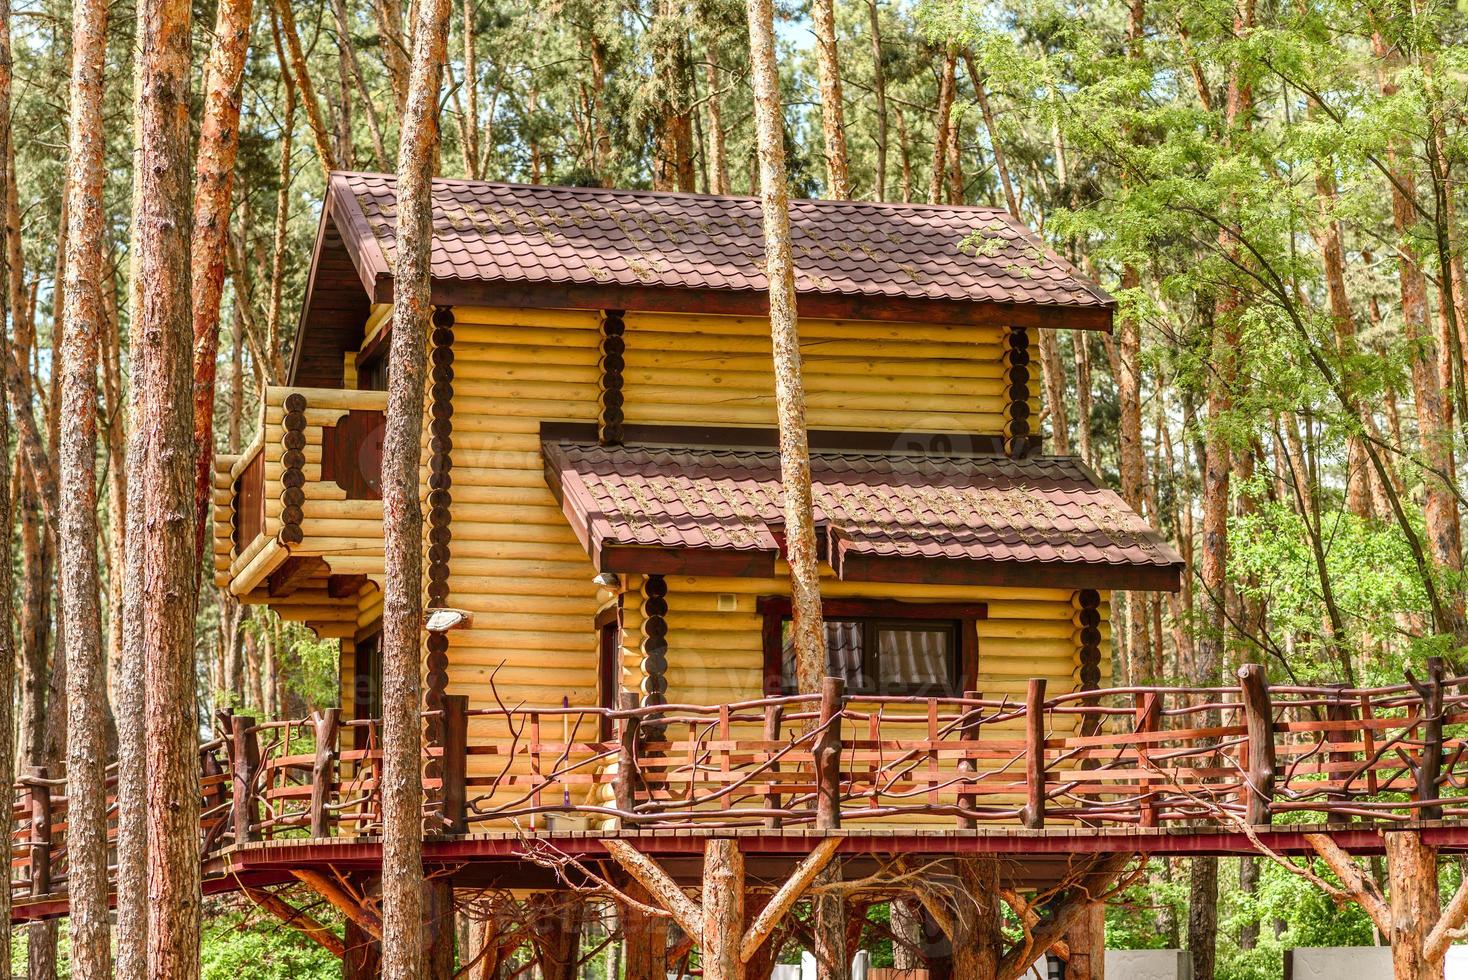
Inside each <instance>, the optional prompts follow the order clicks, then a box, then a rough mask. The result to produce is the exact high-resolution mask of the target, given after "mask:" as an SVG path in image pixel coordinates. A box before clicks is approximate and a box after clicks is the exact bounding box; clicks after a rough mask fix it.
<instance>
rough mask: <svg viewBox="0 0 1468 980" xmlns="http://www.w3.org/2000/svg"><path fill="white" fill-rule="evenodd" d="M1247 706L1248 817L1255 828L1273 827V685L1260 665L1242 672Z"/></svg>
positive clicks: (1246, 772)
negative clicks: (1271, 804) (1270, 810)
mask: <svg viewBox="0 0 1468 980" xmlns="http://www.w3.org/2000/svg"><path fill="white" fill-rule="evenodd" d="M1238 678H1239V688H1240V691H1241V694H1242V700H1243V703H1244V727H1245V729H1246V730H1247V731H1248V734H1249V755H1248V761H1247V764H1246V766H1245V769H1244V774H1245V776H1246V777H1247V779H1248V787H1247V794H1248V795H1247V814H1246V817H1245V819H1247V820H1248V821H1249V824H1250V825H1251V826H1255V827H1260V826H1263V827H1267V826H1269V806H1270V803H1271V801H1273V799H1274V770H1275V756H1274V708H1273V705H1272V704H1271V703H1270V699H1269V682H1268V681H1267V680H1266V679H1265V677H1264V668H1263V667H1262V666H1261V665H1259V664H1244V665H1243V666H1242V667H1240V668H1239V670H1238Z"/></svg>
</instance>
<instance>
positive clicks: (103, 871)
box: [52, 0, 112, 980]
mask: <svg viewBox="0 0 1468 980" xmlns="http://www.w3.org/2000/svg"><path fill="white" fill-rule="evenodd" d="M106 52H107V4H106V0H78V2H77V4H76V5H75V6H74V7H73V8H72V71H71V114H70V123H69V127H68V130H69V132H68V143H69V147H70V149H69V153H68V178H67V190H68V194H69V197H70V200H69V203H68V207H67V220H68V221H69V222H70V226H69V228H68V230H67V235H66V243H67V246H66V259H65V263H66V264H65V269H66V273H65V282H66V297H67V302H66V305H65V311H64V315H65V319H64V322H63V323H62V324H61V331H62V334H61V335H62V347H61V363H60V370H61V416H60V418H61V431H60V445H59V446H58V451H57V456H58V460H57V461H58V464H59V478H60V522H59V526H58V539H59V543H60V558H61V569H60V572H61V595H62V599H63V601H62V606H61V631H62V635H63V636H64V638H65V642H64V646H65V649H66V656H67V670H66V727H67V739H66V796H67V818H66V823H67V831H66V851H67V892H68V895H69V899H70V936H71V968H72V975H73V976H74V977H77V978H79V980H101V978H104V977H110V976H111V975H112V957H111V932H110V923H109V920H108V914H109V910H108V903H107V891H108V882H107V774H106V765H107V754H108V752H107V744H106V742H107V725H106V711H105V708H106V704H107V702H106V700H105V699H104V698H101V697H99V696H98V694H99V692H101V691H103V690H105V688H106V682H105V680H104V678H105V676H106V675H105V672H104V670H103V662H102V610H101V608H100V601H99V593H100V591H101V585H100V582H99V580H98V573H97V542H98V541H99V540H100V532H99V529H98V527H97V363H98V362H97V351H98V344H99V337H100V335H101V333H102V318H103V316H104V304H103V302H102V289H103V283H104V277H103V272H102V242H103V237H104V236H103V229H104V219H103V202H102V184H103V180H102V178H103V174H102V154H103V141H104V140H105V139H106V131H105V129H104V128H103V125H102V83H103V74H102V73H103V67H104V63H105V58H106ZM52 710H53V711H54V710H55V709H54V708H53V709H52Z"/></svg>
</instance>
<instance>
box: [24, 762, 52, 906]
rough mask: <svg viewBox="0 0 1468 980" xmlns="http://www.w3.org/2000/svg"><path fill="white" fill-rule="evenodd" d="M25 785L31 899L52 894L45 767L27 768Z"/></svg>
mask: <svg viewBox="0 0 1468 980" xmlns="http://www.w3.org/2000/svg"><path fill="white" fill-rule="evenodd" d="M25 782H26V787H27V789H28V790H29V791H30V794H29V795H30V803H31V807H30V820H31V826H30V831H31V832H30V838H31V897H32V898H34V897H36V896H38V895H49V894H50V893H51V787H50V786H49V785H47V783H46V767H45V766H30V767H27V769H26V780H25Z"/></svg>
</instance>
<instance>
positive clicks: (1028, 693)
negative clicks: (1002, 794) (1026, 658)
mask: <svg viewBox="0 0 1468 980" xmlns="http://www.w3.org/2000/svg"><path fill="white" fill-rule="evenodd" d="M1025 789H1026V791H1027V793H1028V796H1029V802H1028V803H1026V804H1025V808H1024V812H1023V815H1022V818H1021V819H1022V821H1023V823H1024V825H1025V826H1026V827H1028V828H1030V829H1031V830H1040V829H1042V828H1043V827H1044V826H1045V678H1043V677H1031V678H1030V683H1029V686H1028V687H1027V688H1026V689H1025Z"/></svg>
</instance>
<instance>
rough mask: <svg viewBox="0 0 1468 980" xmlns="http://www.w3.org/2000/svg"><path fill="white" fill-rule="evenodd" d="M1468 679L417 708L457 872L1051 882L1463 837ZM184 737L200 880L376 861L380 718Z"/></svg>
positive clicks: (1250, 676) (38, 805)
mask: <svg viewBox="0 0 1468 980" xmlns="http://www.w3.org/2000/svg"><path fill="white" fill-rule="evenodd" d="M1465 726H1468V677H1460V678H1444V677H1443V676H1442V672H1441V668H1440V666H1435V668H1434V671H1433V673H1432V674H1431V675H1430V676H1429V678H1428V679H1427V680H1426V681H1421V682H1417V681H1413V682H1412V683H1409V684H1403V685H1397V686H1392V687H1382V688H1371V689H1360V690H1356V689H1347V688H1343V687H1297V686H1276V687H1273V688H1271V687H1269V686H1267V685H1266V684H1265V683H1264V681H1263V672H1262V671H1261V670H1259V669H1257V668H1245V669H1244V670H1242V671H1240V683H1239V685H1238V686H1235V687H1225V688H1209V689H1162V688H1125V689H1113V690H1106V691H1099V692H1090V693H1087V694H1069V693H1067V694H1063V695H1060V696H1057V697H1053V698H1052V697H1046V696H1045V691H1044V684H1043V682H1032V683H1031V685H1030V688H1029V695H1028V697H1027V698H1026V699H1025V700H1024V701H1023V702H1018V701H1010V700H1004V699H999V700H993V699H984V698H978V697H968V698H864V697H863V698H856V697H852V698H848V697H845V696H844V694H843V692H842V691H841V689H840V685H839V683H833V684H829V685H828V687H827V689H826V690H825V691H824V692H823V694H822V695H820V696H798V697H784V698H765V699H759V700H753V701H749V702H743V703H739V704H730V705H719V706H699V705H664V706H655V707H628V708H626V709H624V710H613V709H595V708H556V707H550V708H524V707H505V708H494V709H483V710H479V709H476V710H470V709H468V707H467V705H466V703H465V701H464V699H462V698H455V697H450V698H447V699H446V701H445V705H444V707H443V708H442V709H440V710H438V711H432V712H425V731H426V733H427V736H428V744H429V748H428V750H427V758H426V760H425V778H424V827H425V831H424V839H425V845H424V861H425V863H426V864H428V865H431V866H433V867H435V868H443V869H448V868H452V869H454V875H455V883H456V884H460V883H461V882H462V883H463V885H464V886H465V887H476V886H479V885H483V884H487V883H493V884H506V883H509V884H516V885H519V886H521V887H553V886H554V884H555V881H554V879H555V875H556V873H557V871H556V870H555V869H556V866H557V862H558V861H559V860H560V859H561V858H563V857H571V858H575V859H578V860H579V859H592V860H600V859H602V858H603V857H605V856H606V848H605V842H606V841H607V840H609V839H611V838H627V839H631V840H635V841H637V842H638V846H639V848H641V849H644V850H646V851H647V852H648V853H649V854H653V855H664V856H667V857H668V858H669V859H670V860H672V861H674V862H675V864H676V862H677V861H679V860H683V862H684V865H683V866H684V867H685V870H686V872H687V873H688V874H689V875H696V874H697V861H698V860H699V859H700V857H701V854H702V851H703V845H704V841H705V840H706V839H707V838H708V837H711V836H714V837H733V838H737V839H739V840H740V843H741V848H742V849H743V850H745V851H746V852H747V853H748V854H749V855H750V859H751V860H752V861H763V862H764V863H765V864H766V865H768V866H769V867H770V868H771V870H772V873H774V872H776V871H778V868H779V867H780V866H781V865H782V864H788V863H791V862H794V861H796V860H798V859H799V858H800V857H801V856H803V855H804V854H806V853H808V852H809V851H810V849H811V847H812V844H813V840H814V839H817V838H825V837H832V836H836V837H839V838H841V841H842V843H841V846H840V851H841V853H842V854H844V855H847V856H848V857H849V858H850V859H852V860H861V859H863V858H870V859H873V860H875V859H879V858H882V857H884V856H889V857H890V856H892V855H897V854H925V855H945V854H977V853H990V854H1005V855H1010V856H1013V857H1014V858H1015V865H1016V867H1022V868H1025V869H1027V870H1026V871H1025V873H1026V874H1029V875H1031V876H1032V877H1037V878H1040V879H1043V878H1044V877H1046V876H1047V874H1048V872H1047V870H1046V869H1047V867H1050V866H1052V865H1054V863H1055V862H1057V861H1065V860H1068V859H1069V858H1070V857H1072V856H1075V855H1085V854H1094V853H1098V852H1107V853H1110V852H1130V853H1139V854H1171V855H1195V854H1238V853H1250V852H1254V851H1256V849H1257V848H1258V847H1259V846H1261V845H1263V846H1267V847H1269V848H1270V849H1272V850H1274V851H1276V852H1278V853H1283V854H1293V853H1303V852H1306V851H1308V850H1309V845H1308V843H1307V842H1306V840H1305V835H1306V834H1308V833H1311V832H1328V833H1330V834H1331V835H1332V836H1333V837H1335V838H1336V840H1337V841H1338V842H1339V843H1340V844H1341V845H1342V846H1343V847H1345V848H1346V849H1347V850H1349V851H1353V852H1357V853H1369V852H1375V851H1379V850H1380V849H1381V847H1382V838H1381V835H1382V833H1383V832H1391V831H1393V830H1403V829H1413V830H1420V831H1421V832H1422V834H1423V836H1424V837H1425V838H1426V839H1427V840H1428V841H1429V842H1431V843H1434V844H1436V845H1437V846H1439V847H1441V848H1443V849H1445V850H1468V820H1464V817H1465V816H1468V795H1465V793H1464V787H1465V786H1468V773H1465V771H1464V768H1465V767H1464V765H1463V757H1464V753H1465V748H1468V742H1465V740H1464V738H1463V735H1464V733H1465V731H1468V728H1465ZM219 735H220V737H218V738H216V739H215V740H213V741H211V742H209V743H207V744H206V745H204V746H202V747H201V750H200V759H201V784H200V785H201V794H202V818H201V826H200V848H201V853H202V854H203V855H204V861H205V879H206V880H205V887H206V889H207V890H209V891H224V890H231V889H234V888H240V887H245V886H253V885H263V884H270V883H274V882H278V881H285V880H290V877H291V874H292V872H293V871H295V870H299V869H302V868H310V867H317V868H328V867H329V868H334V869H337V870H344V871H360V872H370V871H371V870H372V869H374V868H375V867H377V866H379V864H380V857H381V851H380V840H379V838H378V836H377V835H378V834H379V833H380V829H381V824H380V817H379V807H378V802H379V801H378V795H377V786H378V782H379V776H380V765H381V753H380V751H379V748H378V725H377V722H376V721H375V720H370V719H368V720H361V721H351V722H341V721H340V720H339V718H338V715H337V713H336V712H335V711H328V712H322V713H319V714H317V715H315V716H313V717H312V718H309V719H297V720H287V721H270V722H255V721H252V720H251V719H248V718H245V717H242V716H221V718H220V719H219ZM63 792H64V784H63V783H62V782H61V781H60V780H57V779H55V778H50V777H48V776H47V775H46V774H45V773H44V772H39V773H31V774H30V775H29V776H28V777H27V778H26V779H24V780H22V781H21V783H19V784H18V786H17V802H16V808H15V817H16V828H17V829H16V832H15V834H14V838H13V841H12V861H11V866H12V887H13V890H14V895H15V899H14V902H15V911H14V917H15V918H16V919H27V918H34V917H42V916H48V915H57V914H63V913H64V911H65V903H66V899H65V892H66V842H65V827H66V805H65V797H64V796H63V795H62V794H63Z"/></svg>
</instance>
